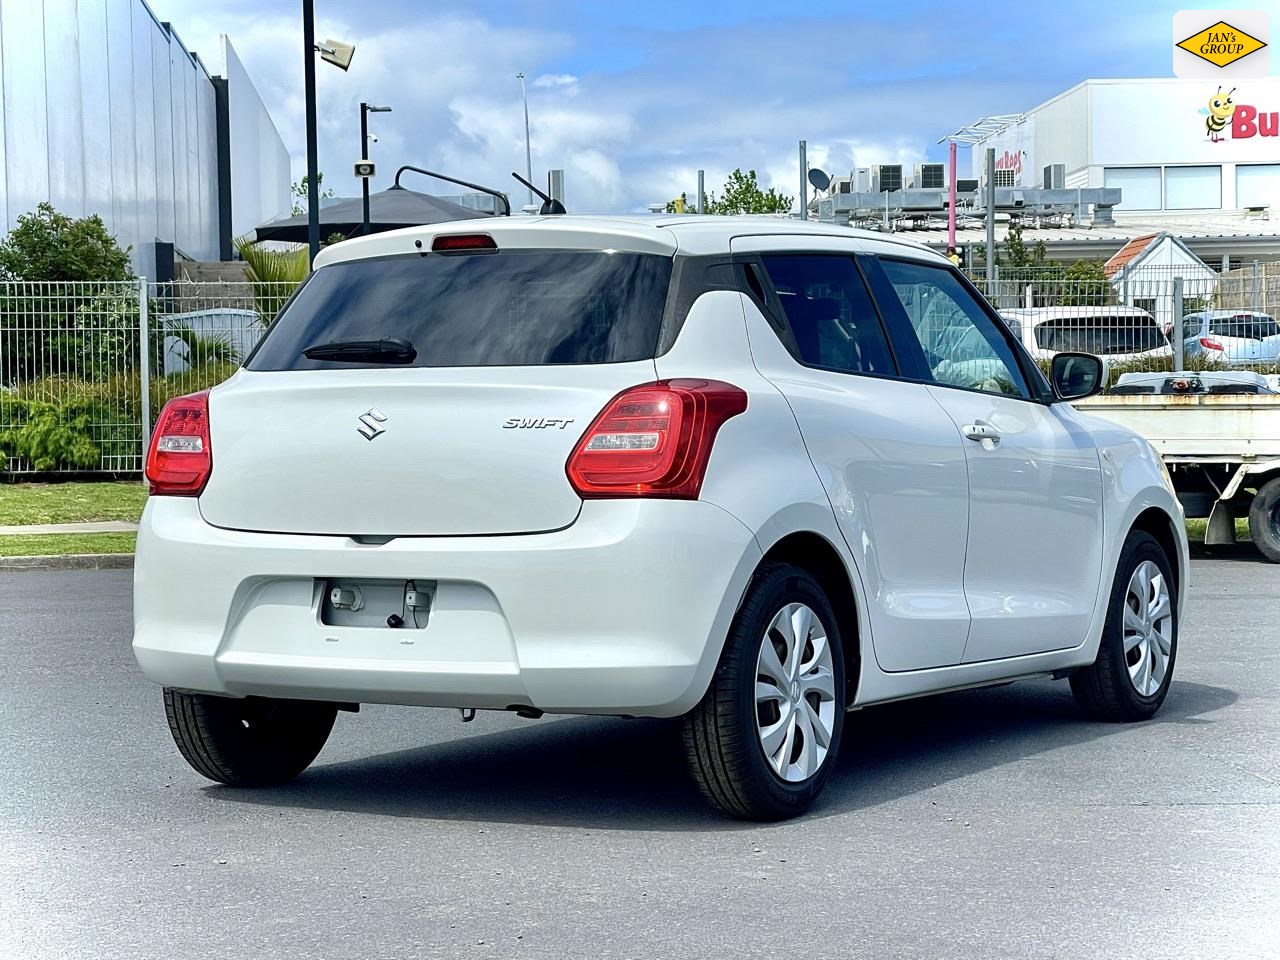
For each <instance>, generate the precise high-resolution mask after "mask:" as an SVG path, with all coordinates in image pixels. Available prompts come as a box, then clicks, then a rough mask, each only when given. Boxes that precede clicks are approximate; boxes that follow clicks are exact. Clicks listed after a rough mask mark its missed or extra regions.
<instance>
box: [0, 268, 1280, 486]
mask: <svg viewBox="0 0 1280 960" xmlns="http://www.w3.org/2000/svg"><path fill="white" fill-rule="evenodd" d="M974 280H975V283H977V285H978V287H979V289H982V290H983V292H984V293H986V294H987V296H988V297H989V298H990V299H991V301H992V302H993V303H994V304H995V305H996V307H997V308H998V309H999V310H1000V312H1001V314H1002V315H1003V316H1004V317H1005V318H1006V320H1007V321H1008V323H1009V325H1010V327H1011V328H1013V329H1014V330H1015V331H1016V332H1017V334H1018V336H1019V337H1020V338H1021V340H1022V342H1023V343H1024V344H1025V345H1026V346H1027V348H1028V349H1029V350H1030V351H1031V352H1032V354H1033V356H1035V357H1036V359H1037V360H1039V361H1041V362H1042V363H1044V364H1047V363H1048V361H1049V358H1050V357H1052V356H1053V354H1054V353H1057V352H1061V351H1064V350H1082V351H1085V352H1088V353H1097V354H1100V355H1102V356H1104V357H1107V358H1108V360H1109V361H1110V364H1111V369H1112V372H1113V378H1114V377H1115V376H1118V375H1119V374H1120V373H1124V372H1128V371H1147V370H1153V371H1159V370H1174V369H1179V370H1181V369H1191V370H1199V369H1237V370H1245V371H1256V372H1258V373H1280V328H1278V327H1277V323H1276V320H1277V318H1278V317H1280V263H1251V264H1246V265H1244V266H1243V267H1241V268H1239V269H1235V270H1231V271H1228V272H1225V273H1220V274H1219V273H1214V272H1213V271H1210V270H1207V269H1205V270H1198V269H1187V268H1186V267H1171V266H1147V267H1144V268H1142V269H1139V270H1133V271H1130V272H1129V273H1128V274H1127V275H1126V274H1123V273H1121V274H1116V275H1113V276H1111V277H1107V276H1105V275H1104V274H1103V273H1102V272H1101V271H1100V270H1099V269H1098V268H1097V266H1096V265H1094V266H1092V267H1090V266H1087V265H1082V266H1077V267H1071V266H1068V267H1063V266H1061V265H1056V264H1053V265H1047V266H1046V267H1044V268H1033V269H1024V270H1018V271H1013V270H1008V269H1006V270H1004V271H1003V272H1002V274H1000V275H997V278H996V280H995V282H994V283H992V284H990V285H989V288H988V285H987V284H986V282H985V280H984V278H982V277H975V278H974ZM294 286H295V285H294V284H289V283H272V284H258V283H248V282H240V283H236V282H197V281H179V282H174V283H166V284H153V283H148V282H147V281H145V280H139V281H129V282H125V283H26V282H0V473H4V472H7V473H8V474H9V475H31V474H36V473H60V474H70V473H82V472H109V473H136V472H138V471H140V470H141V469H142V462H143V456H144V446H145V437H146V436H147V435H148V434H149V431H150V428H151V426H152V425H153V423H154V419H155V417H156V415H157V414H158V413H159V411H160V408H161V407H162V406H163V405H164V403H165V401H166V400H168V399H169V398H170V397H174V396H178V395H180V394H184V393H191V392H193V391H195V390H202V389H205V388H207V387H211V386H213V385H215V384H217V383H219V382H221V381H222V380H224V379H226V378H227V377H228V376H230V375H231V374H232V373H233V372H234V371H235V370H236V368H237V366H238V365H239V364H240V362H241V361H242V360H243V359H244V357H245V356H246V355H247V354H248V353H249V351H250V350H252V349H253V347H254V345H255V344H256V343H257V341H258V338H259V337H260V336H261V335H262V333H263V332H264V331H265V330H266V328H267V327H268V325H269V324H270V323H271V321H272V319H273V318H274V317H275V314H276V313H277V312H278V310H279V309H280V307H281V306H282V305H283V303H284V302H285V300H286V299H288V297H289V295H290V294H291V293H292V291H293V289H294ZM936 306H937V309H946V306H945V305H943V304H938V305H936Z"/></svg>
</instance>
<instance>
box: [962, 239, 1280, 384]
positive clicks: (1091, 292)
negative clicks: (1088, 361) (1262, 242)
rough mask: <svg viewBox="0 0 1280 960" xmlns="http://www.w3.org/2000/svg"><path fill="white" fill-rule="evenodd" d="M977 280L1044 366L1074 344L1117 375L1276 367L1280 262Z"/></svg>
mask: <svg viewBox="0 0 1280 960" xmlns="http://www.w3.org/2000/svg"><path fill="white" fill-rule="evenodd" d="M1083 273H1088V274H1089V275H1088V276H1082V275H1081V274H1083ZM973 279H974V283H975V284H976V285H977V286H978V287H979V289H981V290H983V292H984V293H985V294H986V295H987V297H988V299H990V300H991V302H992V303H993V304H994V305H995V306H996V308H997V309H998V310H999V311H1000V313H1001V315H1002V316H1003V317H1004V318H1005V319H1006V321H1008V323H1009V325H1010V327H1011V328H1013V329H1014V331H1015V332H1016V333H1017V334H1018V336H1019V338H1020V339H1021V340H1022V342H1023V344H1024V345H1025V346H1026V347H1027V348H1028V349H1029V350H1030V351H1031V352H1032V354H1033V356H1035V357H1036V359H1037V360H1040V361H1042V362H1043V363H1047V362H1048V360H1049V358H1051V357H1052V356H1053V354H1055V353H1059V352H1062V351H1067V350H1077V351H1083V352H1086V353H1094V354H1098V355H1100V356H1103V357H1105V358H1107V360H1108V361H1109V363H1110V365H1111V369H1112V375H1113V380H1114V378H1115V377H1116V376H1118V375H1119V374H1121V373H1125V372H1138V371H1166V370H1235V371H1245V372H1253V373H1260V374H1275V373H1280V324H1278V323H1277V318H1280V262H1277V263H1261V262H1259V263H1251V264H1248V265H1246V266H1244V267H1242V268H1239V269H1236V270H1231V271H1228V272H1225V273H1216V272H1214V271H1212V270H1210V269H1208V268H1203V269H1199V268H1188V267H1186V266H1175V265H1156V266H1144V267H1142V268H1140V269H1136V270H1133V271H1130V272H1128V273H1126V272H1116V273H1114V274H1113V275H1112V276H1106V275H1105V273H1103V272H1102V271H1100V270H1098V269H1097V268H1096V267H1095V268H1093V270H1092V271H1089V270H1085V269H1084V268H1083V267H1081V268H1076V269H1072V268H1070V267H1068V268H1065V269H1064V268H1063V267H1062V266H1061V265H1049V266H1048V267H1046V268H1029V269H1022V270H1017V271H1013V270H1005V271H1003V273H1002V274H998V275H997V277H996V279H995V281H994V282H992V283H987V282H986V280H985V278H983V277H974V278H973Z"/></svg>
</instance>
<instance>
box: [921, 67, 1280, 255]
mask: <svg viewBox="0 0 1280 960" xmlns="http://www.w3.org/2000/svg"><path fill="white" fill-rule="evenodd" d="M1227 93H1230V99H1231V101H1232V102H1231V103H1230V104H1226V101H1225V95H1226V94H1227ZM1214 100H1217V101H1218V103H1219V107H1218V108H1216V109H1217V112H1219V113H1222V112H1223V110H1224V108H1225V107H1227V106H1230V107H1231V108H1233V109H1232V111H1231V113H1230V116H1228V117H1226V118H1224V119H1223V120H1222V121H1221V123H1220V126H1221V129H1220V130H1219V131H1216V132H1215V131H1214V130H1213V129H1211V125H1210V124H1209V123H1208V121H1209V120H1210V109H1211V107H1212V101H1214ZM993 120H994V121H995V122H992V121H993ZM985 126H986V127H987V128H988V129H990V131H991V132H990V133H988V134H987V135H986V136H984V137H981V138H979V139H976V140H975V142H974V143H973V149H972V154H971V170H972V175H973V177H974V178H976V179H980V178H982V176H983V167H984V164H985V158H986V149H987V148H993V149H994V150H995V170H996V173H995V182H996V186H997V187H1020V188H1024V189H1027V190H1032V189H1037V188H1066V189H1068V190H1074V189H1089V188H1102V187H1115V188H1119V189H1120V191H1121V197H1122V199H1121V201H1120V203H1119V204H1118V205H1116V206H1115V207H1114V208H1112V210H1111V218H1109V219H1108V220H1107V221H1106V222H1101V223H1095V222H1092V221H1091V220H1090V218H1089V217H1088V216H1085V217H1083V218H1078V219H1077V218H1073V219H1072V220H1071V221H1070V222H1067V223H1035V222H1033V223H1031V224H1030V226H1031V227H1032V228H1033V229H1034V228H1036V227H1039V228H1041V229H1036V230H1035V233H1034V234H1030V233H1029V234H1028V235H1027V236H1028V239H1043V240H1044V241H1045V242H1046V244H1047V245H1048V246H1049V247H1050V249H1051V250H1052V251H1053V255H1054V256H1056V257H1058V258H1060V259H1074V258H1077V257H1095V256H1099V255H1102V256H1107V255H1109V254H1110V253H1111V252H1114V251H1115V250H1116V249H1118V248H1119V247H1120V246H1121V245H1122V244H1124V243H1126V242H1128V241H1129V240H1131V239H1133V238H1135V237H1142V236H1146V235H1149V234H1153V233H1160V232H1165V231H1167V232H1169V233H1172V234H1173V235H1175V236H1177V237H1178V238H1180V239H1181V240H1182V241H1183V242H1184V243H1185V245H1186V246H1187V248H1189V249H1190V250H1191V251H1193V252H1194V253H1195V254H1196V255H1197V256H1198V257H1200V258H1202V259H1203V260H1205V261H1206V262H1207V263H1209V264H1210V265H1212V266H1214V267H1215V268H1218V269H1227V268H1229V267H1231V266H1235V265H1239V264H1240V263H1242V262H1245V261H1249V260H1255V259H1258V260H1276V259H1280V78H1277V77H1268V78H1265V79H1260V80H1242V81H1240V83H1239V86H1238V87H1237V88H1235V89H1234V90H1232V89H1231V88H1230V87H1226V88H1223V89H1222V90H1221V91H1220V90H1219V88H1218V86H1217V84H1216V83H1215V82H1213V81H1208V80H1185V79H1173V78H1167V79H1134V80H1086V81H1084V82H1083V83H1079V84H1077V85H1076V86H1074V87H1072V88H1071V89H1070V90H1067V91H1065V92H1064V93H1061V94H1059V95H1057V96H1056V97H1053V98H1051V99H1049V100H1047V101H1045V102H1044V103H1042V104H1040V105H1039V106H1037V107H1033V108H1032V109H1030V110H1028V111H1027V112H1026V113H1023V114H1018V115H1014V116H1003V117H998V118H989V119H988V120H987V122H986V123H985ZM1002 226H1003V225H1002ZM1024 226H1026V225H1025V224H1024ZM1000 233H1001V235H1003V229H1001V230H1000ZM922 239H927V240H929V241H933V239H934V238H933V237H928V238H924V237H922ZM957 239H958V241H959V242H960V244H962V245H969V244H981V243H983V242H984V240H985V229H984V227H983V226H982V224H975V223H969V224H966V225H965V226H964V228H963V229H962V230H961V233H960V235H959V236H958V238H957Z"/></svg>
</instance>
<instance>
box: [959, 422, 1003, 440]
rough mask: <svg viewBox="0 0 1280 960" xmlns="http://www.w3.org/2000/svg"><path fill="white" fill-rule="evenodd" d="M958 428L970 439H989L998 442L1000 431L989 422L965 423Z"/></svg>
mask: <svg viewBox="0 0 1280 960" xmlns="http://www.w3.org/2000/svg"><path fill="white" fill-rule="evenodd" d="M960 429H961V431H962V432H963V433H964V435H965V436H966V437H968V438H969V439H970V440H979V441H981V440H990V441H991V442H992V443H999V442H1000V431H998V430H997V429H996V428H995V427H993V426H991V424H989V423H966V424H965V425H964V426H963V427H961V428H960Z"/></svg>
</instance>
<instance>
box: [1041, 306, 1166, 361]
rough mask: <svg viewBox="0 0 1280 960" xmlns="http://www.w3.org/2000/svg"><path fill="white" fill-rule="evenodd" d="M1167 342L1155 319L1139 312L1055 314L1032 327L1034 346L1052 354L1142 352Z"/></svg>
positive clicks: (1102, 354) (1104, 354)
mask: <svg viewBox="0 0 1280 960" xmlns="http://www.w3.org/2000/svg"><path fill="white" fill-rule="evenodd" d="M1167 342H1168V341H1166V340H1165V337H1164V334H1163V333H1161V332H1160V328H1159V327H1158V326H1156V322H1155V320H1154V319H1153V318H1152V317H1149V316H1146V315H1144V314H1140V313H1139V314H1120V315H1118V316H1108V315H1105V314H1104V315H1100V316H1090V317H1056V318H1054V319H1052V320H1046V321H1044V322H1043V323H1041V324H1039V325H1037V327H1036V345H1037V346H1039V347H1040V348H1041V349H1042V350H1052V351H1054V352H1056V353H1062V352H1064V351H1071V352H1076V353H1094V354H1098V355H1099V356H1106V355H1108V354H1115V353H1143V352H1145V351H1147V350H1156V349H1158V348H1160V347H1163V346H1164V345H1165V344H1166V343H1167Z"/></svg>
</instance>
